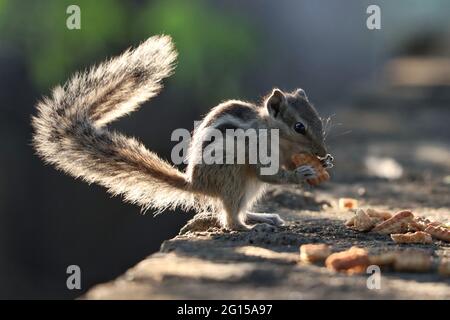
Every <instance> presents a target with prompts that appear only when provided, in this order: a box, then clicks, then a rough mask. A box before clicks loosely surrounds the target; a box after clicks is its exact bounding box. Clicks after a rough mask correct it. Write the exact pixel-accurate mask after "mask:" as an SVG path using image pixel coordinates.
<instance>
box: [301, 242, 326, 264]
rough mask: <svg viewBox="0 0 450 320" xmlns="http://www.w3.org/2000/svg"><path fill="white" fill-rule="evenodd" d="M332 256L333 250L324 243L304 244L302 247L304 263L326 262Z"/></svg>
mask: <svg viewBox="0 0 450 320" xmlns="http://www.w3.org/2000/svg"><path fill="white" fill-rule="evenodd" d="M330 254H331V249H330V247H329V246H328V245H326V244H324V243H320V244H315V243H311V244H304V245H301V246H300V260H301V261H302V262H311V263H314V262H319V261H324V260H325V259H326V258H328V256H329V255H330Z"/></svg>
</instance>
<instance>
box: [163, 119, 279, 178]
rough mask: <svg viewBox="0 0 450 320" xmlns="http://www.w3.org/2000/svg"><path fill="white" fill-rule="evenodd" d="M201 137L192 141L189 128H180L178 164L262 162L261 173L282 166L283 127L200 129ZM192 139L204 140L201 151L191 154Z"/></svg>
mask: <svg viewBox="0 0 450 320" xmlns="http://www.w3.org/2000/svg"><path fill="white" fill-rule="evenodd" d="M199 130H202V132H201V133H199V135H200V136H201V137H202V138H201V140H200V141H192V137H191V133H190V132H189V131H188V130H187V129H182V128H179V129H176V130H174V131H173V132H172V136H171V140H172V141H177V142H178V143H177V144H176V145H175V146H174V147H173V149H172V152H171V160H172V162H173V163H174V164H182V163H186V162H189V163H193V164H208V165H210V164H255V165H256V164H258V165H259V166H260V173H261V175H273V174H276V173H277V172H278V169H279V143H280V142H279V141H280V138H279V129H253V128H249V129H245V130H244V129H226V130H224V131H221V130H219V129H217V128H214V127H209V128H203V129H199ZM192 143H201V144H202V146H199V148H192V149H194V151H195V150H202V152H201V153H199V154H189V153H188V151H189V149H190V146H191V144H192Z"/></svg>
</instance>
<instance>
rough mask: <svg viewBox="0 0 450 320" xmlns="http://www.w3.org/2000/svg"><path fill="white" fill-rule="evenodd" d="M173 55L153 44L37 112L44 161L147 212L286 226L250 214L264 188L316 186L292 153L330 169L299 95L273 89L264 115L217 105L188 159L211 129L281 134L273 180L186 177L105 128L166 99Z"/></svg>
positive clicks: (203, 169)
mask: <svg viewBox="0 0 450 320" xmlns="http://www.w3.org/2000/svg"><path fill="white" fill-rule="evenodd" d="M176 56H177V53H176V51H175V49H174V46H173V43H172V41H171V38H170V37H168V36H154V37H151V38H149V39H148V40H146V41H145V42H143V43H142V44H140V45H139V46H138V47H136V48H135V49H128V50H127V51H126V52H124V53H123V54H122V55H120V56H118V57H115V58H112V59H110V60H108V61H106V62H103V63H101V64H100V65H98V66H96V67H93V68H91V69H90V70H88V71H85V72H83V73H77V74H75V75H74V76H72V78H70V79H69V80H68V81H67V82H66V83H65V85H64V86H57V87H56V88H55V89H54V90H53V93H52V95H51V97H45V98H43V100H42V101H40V102H39V103H38V105H37V109H38V113H37V115H36V116H34V117H33V118H32V125H33V128H34V135H33V145H34V147H35V149H36V151H37V154H38V155H39V156H40V157H41V158H43V160H44V161H45V162H47V163H50V164H52V165H54V166H55V167H56V168H57V169H59V170H62V171H63V172H66V173H68V174H70V175H72V176H74V177H75V178H82V179H83V180H85V181H87V182H88V183H98V184H100V185H102V186H104V187H106V188H107V190H108V191H109V192H110V193H111V194H113V195H121V196H122V197H123V198H124V200H125V201H127V202H131V203H135V204H137V205H140V206H142V208H143V209H144V210H146V209H149V208H152V209H157V210H159V211H162V210H165V209H173V208H175V207H181V208H182V209H184V210H188V209H194V210H196V211H197V212H199V213H201V212H204V210H213V211H214V212H215V213H217V217H218V219H219V220H220V222H221V224H222V226H223V227H224V228H226V229H229V230H248V229H249V228H250V225H252V224H256V223H269V224H273V225H282V224H283V223H284V221H283V220H282V219H281V218H280V217H279V216H278V215H277V214H258V213H248V212H247V209H248V208H250V207H251V205H252V204H253V203H254V201H255V200H256V199H257V198H258V197H259V196H261V194H262V193H263V192H264V185H265V184H266V183H269V184H270V183H272V184H285V183H291V184H300V183H303V182H304V181H305V180H306V179H308V178H313V177H314V175H315V171H314V169H313V168H312V167H311V166H308V165H305V166H301V167H299V168H292V167H290V164H289V161H290V158H291V155H292V154H294V153H299V152H308V153H312V154H315V155H317V156H319V157H324V159H323V165H324V166H326V167H330V166H331V165H332V164H331V161H332V158H331V157H330V156H329V155H328V156H327V149H326V146H325V143H324V132H323V128H322V121H321V119H320V117H319V114H318V113H317V111H316V110H315V109H314V107H313V106H312V105H311V104H310V103H309V101H308V98H307V96H306V94H305V92H304V91H303V90H302V89H298V90H296V91H294V92H291V93H286V92H283V91H281V90H280V89H274V90H272V92H271V93H270V94H269V95H268V96H267V97H266V98H265V100H264V102H263V105H260V106H257V105H255V104H251V103H248V102H243V101H238V100H231V101H228V102H225V103H222V104H219V105H218V106H216V107H214V108H213V109H212V110H211V111H210V112H209V113H208V114H207V115H206V117H205V118H204V119H203V121H202V122H201V124H200V126H199V127H198V128H196V129H195V131H194V135H193V138H192V142H191V146H190V150H189V155H190V157H191V158H192V156H195V155H196V154H198V153H200V152H201V149H202V146H204V143H203V142H202V138H203V137H202V135H203V134H204V132H205V128H216V129H218V130H221V131H224V130H225V129H226V128H243V129H246V128H266V129H278V132H279V141H280V142H279V144H280V147H279V159H280V164H282V165H283V166H282V168H280V169H279V170H278V172H277V173H276V174H273V175H262V174H261V173H260V170H259V169H260V167H261V165H260V164H252V165H250V164H240V165H238V164H221V165H219V164H208V165H207V164H202V163H194V162H189V163H188V166H187V169H186V171H185V172H181V171H179V170H178V169H176V168H175V167H174V166H172V165H171V164H169V163H168V162H166V161H164V160H162V159H161V158H160V157H158V156H157V155H156V154H155V153H153V152H151V151H149V150H148V149H146V148H145V147H144V146H143V145H142V144H141V143H140V142H138V141H137V140H136V139H134V138H129V137H126V136H124V135H122V134H120V133H117V132H113V131H110V130H108V129H107V128H106V125H107V124H108V123H110V122H112V121H113V120H116V119H118V118H120V117H122V116H124V115H127V114H129V113H131V112H132V111H135V110H137V109H138V107H139V105H140V104H141V103H143V102H144V101H146V100H148V99H149V98H152V97H154V96H156V95H157V94H158V93H159V91H160V90H161V88H162V84H161V81H162V80H163V79H164V78H166V77H168V76H169V75H171V74H172V72H173V69H174V63H175V60H176Z"/></svg>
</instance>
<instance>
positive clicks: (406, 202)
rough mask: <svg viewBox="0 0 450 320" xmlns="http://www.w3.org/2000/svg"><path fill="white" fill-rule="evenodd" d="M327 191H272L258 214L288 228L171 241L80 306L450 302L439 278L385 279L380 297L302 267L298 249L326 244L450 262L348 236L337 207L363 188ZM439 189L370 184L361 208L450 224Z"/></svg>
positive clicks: (361, 283) (375, 238)
mask: <svg viewBox="0 0 450 320" xmlns="http://www.w3.org/2000/svg"><path fill="white" fill-rule="evenodd" d="M325 188H326V189H321V190H319V191H317V192H316V193H315V196H313V195H312V194H310V193H308V192H302V191H300V190H299V189H295V188H289V187H283V188H276V189H272V190H271V191H270V192H269V195H268V197H267V198H266V200H265V201H263V203H262V205H261V206H260V207H259V208H258V209H259V210H258V211H261V212H262V211H264V212H276V213H279V214H280V215H281V216H282V217H283V218H284V219H285V220H287V222H288V223H287V225H286V226H285V227H280V228H273V227H269V226H267V225H259V226H257V227H256V228H254V229H253V230H251V231H249V232H242V233H237V232H231V233H223V232H221V231H220V230H217V229H210V230H207V231H201V232H194V233H187V234H184V235H179V236H177V237H175V238H173V239H171V240H168V241H165V242H164V243H163V244H162V246H161V250H160V252H159V253H156V254H153V255H151V256H149V257H148V258H146V259H144V260H143V261H141V262H140V263H138V264H137V265H136V266H135V267H133V268H131V269H130V270H128V271H127V272H126V273H125V274H124V275H123V276H121V277H119V278H117V279H116V280H113V281H111V282H109V283H105V284H100V285H97V286H95V287H94V288H92V289H91V290H90V291H88V292H87V294H86V295H85V296H83V297H82V298H83V299H450V280H449V279H448V278H443V277H441V276H439V275H437V274H436V273H425V274H406V273H382V276H381V289H379V290H370V289H368V288H367V285H366V282H367V277H368V276H369V275H367V274H361V275H352V276H347V275H345V274H336V273H333V272H330V271H328V270H327V269H326V268H324V267H322V266H319V265H304V264H299V263H297V260H298V257H299V254H298V248H299V246H300V245H301V244H304V243H313V242H323V243H328V244H330V245H332V246H333V247H334V249H336V250H340V249H347V248H349V247H350V246H352V245H358V246H362V247H366V248H368V249H369V250H370V251H372V252H378V251H382V250H389V249H399V248H411V247H414V248H416V249H418V250H425V251H427V252H430V253H431V254H433V255H434V256H435V257H439V256H450V245H449V244H448V243H443V242H440V241H437V242H434V243H433V244H431V245H396V244H395V243H393V242H392V241H391V240H390V238H389V236H384V235H377V234H372V233H356V232H354V231H352V230H348V229H346V228H345V227H344V225H343V221H344V220H345V219H347V218H348V217H349V216H350V214H351V213H347V212H341V211H339V210H337V209H336V207H335V205H334V204H335V203H336V200H337V198H338V197H339V196H356V195H357V194H358V193H359V194H361V185H342V184H340V185H334V184H329V185H328V186H327V187H325ZM433 188H435V189H433V192H430V190H425V189H423V190H422V191H420V190H419V191H418V190H417V189H414V193H413V194H412V193H411V192H410V190H411V186H410V183H409V182H406V181H405V182H402V183H398V184H397V185H394V184H392V183H389V184H388V183H385V182H374V181H372V182H370V181H367V182H366V183H365V184H364V195H363V196H361V198H362V203H363V205H364V204H366V205H368V204H370V206H372V207H380V208H389V209H391V210H397V209H401V208H418V209H417V210H415V212H417V213H418V214H421V215H422V214H423V215H425V216H429V217H435V218H436V219H441V220H442V219H444V218H445V217H447V218H448V208H449V204H448V203H447V202H448V201H449V200H448V199H447V198H448V197H446V196H445V194H446V192H447V189H445V188H443V189H440V188H439V186H438V185H437V186H434V187H433ZM393 192H395V194H396V196H395V197H392V193H393ZM420 192H423V194H422V197H421V194H420ZM385 193H390V194H389V196H387V195H385ZM431 194H432V196H431ZM424 197H426V198H427V199H429V201H430V203H433V204H435V206H433V207H427V206H426V204H425V205H424V203H423V201H421V200H420V199H422V198H424ZM430 197H432V198H430ZM385 198H389V199H391V201H390V202H386V201H384V200H383V199H385ZM417 199H419V200H417ZM417 201H419V202H417ZM326 203H330V204H331V206H327V205H326Z"/></svg>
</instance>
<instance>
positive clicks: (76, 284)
mask: <svg viewBox="0 0 450 320" xmlns="http://www.w3.org/2000/svg"><path fill="white" fill-rule="evenodd" d="M66 273H67V274H68V275H69V276H68V277H67V280H66V286H67V289H69V290H80V289H81V268H80V267H79V266H77V265H76V264H72V265H70V266H68V267H67V269H66Z"/></svg>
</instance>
